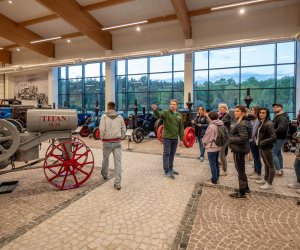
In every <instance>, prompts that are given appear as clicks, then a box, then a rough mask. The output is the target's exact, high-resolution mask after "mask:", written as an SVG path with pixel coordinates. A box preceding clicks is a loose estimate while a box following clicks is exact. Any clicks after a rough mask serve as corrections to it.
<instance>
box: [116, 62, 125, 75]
mask: <svg viewBox="0 0 300 250" xmlns="http://www.w3.org/2000/svg"><path fill="white" fill-rule="evenodd" d="M116 74H117V75H125V60H123V61H117V73H116Z"/></svg>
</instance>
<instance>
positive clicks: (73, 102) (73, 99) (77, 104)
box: [70, 95, 82, 111]
mask: <svg viewBox="0 0 300 250" xmlns="http://www.w3.org/2000/svg"><path fill="white" fill-rule="evenodd" d="M70 109H77V110H79V111H81V110H82V95H70Z"/></svg>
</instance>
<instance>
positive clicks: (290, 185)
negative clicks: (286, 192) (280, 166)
mask: <svg viewBox="0 0 300 250" xmlns="http://www.w3.org/2000/svg"><path fill="white" fill-rule="evenodd" d="M288 187H289V188H292V189H299V188H300V183H299V182H295V183H291V184H288Z"/></svg>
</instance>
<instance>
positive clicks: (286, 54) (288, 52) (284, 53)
mask: <svg viewBox="0 0 300 250" xmlns="http://www.w3.org/2000/svg"><path fill="white" fill-rule="evenodd" d="M295 45H296V43H295V42H288V43H278V44H277V63H294V62H295Z"/></svg>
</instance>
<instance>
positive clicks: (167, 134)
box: [99, 99, 300, 198]
mask: <svg viewBox="0 0 300 250" xmlns="http://www.w3.org/2000/svg"><path fill="white" fill-rule="evenodd" d="M151 107H152V109H153V114H154V116H155V117H156V118H157V119H162V120H163V122H164V129H163V134H162V138H163V170H164V174H165V176H166V177H168V178H171V179H175V178H176V177H175V176H176V175H179V173H178V172H177V171H176V170H175V169H174V164H173V163H174V156H175V153H176V149H177V146H178V144H179V146H182V145H183V140H184V125H183V120H182V116H181V114H180V113H179V112H178V101H177V100H175V99H173V100H171V101H170V109H168V110H164V111H159V110H158V107H157V105H155V104H153V105H152V106H151ZM273 109H274V113H275V116H274V119H273V120H272V121H271V120H270V111H269V110H268V109H267V108H261V107H258V106H255V107H253V108H252V109H251V111H249V110H248V109H247V108H246V107H244V106H242V105H237V106H236V107H235V108H234V118H235V119H234V120H233V119H231V116H230V115H229V109H228V106H227V105H226V104H225V103H221V104H219V106H218V112H214V111H210V110H205V108H204V107H202V106H200V107H199V108H198V110H197V116H196V117H195V119H194V120H192V123H193V125H194V127H195V133H196V137H197V141H198V143H199V150H200V161H201V162H203V161H204V157H205V151H206V152H207V156H208V161H209V165H210V170H211V178H210V181H209V182H208V183H207V184H209V185H216V184H218V180H219V177H220V176H226V175H227V160H226V157H227V154H228V151H229V150H231V151H232V153H233V159H234V164H235V168H236V170H237V173H238V181H239V189H237V190H236V192H234V193H232V194H230V196H231V197H233V198H245V197H246V193H249V192H250V189H249V185H248V177H247V175H246V167H245V157H246V155H247V154H248V153H250V151H251V153H252V155H253V160H254V172H253V173H252V174H250V175H249V178H252V179H255V180H256V183H257V184H261V186H260V188H261V189H270V188H272V183H273V181H274V177H275V175H277V176H283V158H282V153H281V148H282V147H283V145H284V143H285V141H286V139H287V135H288V124H289V118H288V116H287V114H286V113H284V111H283V106H282V105H281V104H279V103H275V104H273ZM299 126H300V124H299ZM99 128H100V137H101V139H102V141H103V162H102V170H101V174H102V176H103V178H104V179H107V178H108V177H109V175H108V165H109V155H110V153H113V156H114V162H115V183H114V187H115V188H116V189H117V190H120V189H121V138H123V137H124V136H125V133H126V127H125V123H124V120H123V118H122V117H121V116H120V115H119V114H118V113H117V112H116V110H115V103H114V102H109V103H108V104H107V112H105V113H104V115H103V116H102V117H101V121H100V126H99ZM220 131H221V132H220ZM222 131H223V132H222ZM220 133H221V135H222V136H223V137H224V138H226V141H225V143H222V144H220V140H219V142H218V139H219V138H220ZM225 135H226V136H225ZM224 138H223V139H224ZM295 138H296V140H297V147H296V159H295V163H294V167H295V173H296V177H297V181H296V182H295V183H292V184H289V187H290V188H295V189H299V190H297V192H298V193H300V130H299V128H298V133H296V135H295ZM261 159H262V161H263V163H264V169H265V172H264V177H263V178H262V176H261V175H262V173H261V172H262V162H261Z"/></svg>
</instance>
